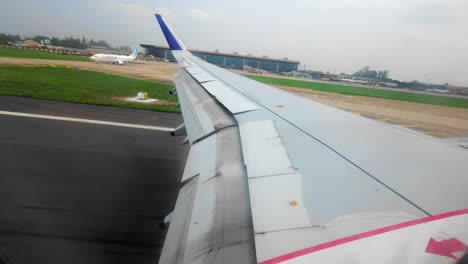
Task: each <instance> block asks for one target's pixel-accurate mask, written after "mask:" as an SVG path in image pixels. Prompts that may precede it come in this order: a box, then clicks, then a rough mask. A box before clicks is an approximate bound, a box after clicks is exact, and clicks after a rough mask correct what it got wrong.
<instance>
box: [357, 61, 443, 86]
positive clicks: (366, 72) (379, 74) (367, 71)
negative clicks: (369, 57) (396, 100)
mask: <svg viewBox="0 0 468 264" xmlns="http://www.w3.org/2000/svg"><path fill="white" fill-rule="evenodd" d="M351 76H354V77H361V78H368V79H374V80H378V81H383V82H393V83H396V84H398V87H399V88H409V89H414V90H425V89H441V90H443V89H447V87H448V86H449V84H448V83H445V84H429V83H421V82H419V81H416V80H414V81H411V82H401V81H399V80H394V79H391V78H389V77H388V76H389V72H388V70H383V71H376V70H372V69H371V68H370V67H369V66H365V67H363V68H362V69H360V70H358V71H357V72H355V73H353V74H352V75H351Z"/></svg>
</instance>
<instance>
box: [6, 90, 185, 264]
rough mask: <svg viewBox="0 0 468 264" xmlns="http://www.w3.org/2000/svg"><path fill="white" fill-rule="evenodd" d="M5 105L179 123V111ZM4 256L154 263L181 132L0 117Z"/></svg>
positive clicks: (180, 158)
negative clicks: (171, 134) (177, 112)
mask: <svg viewBox="0 0 468 264" xmlns="http://www.w3.org/2000/svg"><path fill="white" fill-rule="evenodd" d="M0 111H8V112H21V113H32V114H38V115H52V116H61V117H69V118H80V119H92V120H102V121H108V122H118V123H130V124H133V125H142V126H158V127H175V126H177V125H178V124H180V122H181V121H182V118H181V116H180V115H178V114H167V113H156V112H150V111H142V110H130V109H121V108H114V107H103V106H90V105H79V104H71V103H63V102H53V101H47V100H33V99H25V98H16V97H4V96H0ZM0 128H1V129H0V164H1V165H0V260H1V261H0V263H2V262H3V263H157V260H158V258H159V252H160V250H161V248H162V245H163V242H164V237H165V232H164V231H162V230H160V229H159V225H158V224H159V219H160V218H161V217H164V216H165V215H166V214H168V213H169V212H170V211H171V210H172V208H173V206H174V204H175V200H176V197H177V193H178V190H179V187H180V185H181V184H180V181H179V180H180V177H181V175H182V172H183V166H184V163H185V158H186V155H187V151H188V148H187V146H183V145H180V142H181V141H182V140H183V138H182V137H170V136H169V135H168V134H169V133H168V132H166V131H159V130H148V129H141V128H136V127H122V126H111V125H105V124H90V123H82V122H71V121H65V120H51V119H42V118H34V117H24V116H11V115H0Z"/></svg>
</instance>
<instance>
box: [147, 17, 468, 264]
mask: <svg viewBox="0 0 468 264" xmlns="http://www.w3.org/2000/svg"><path fill="white" fill-rule="evenodd" d="M156 19H157V21H158V22H159V25H160V27H161V29H162V32H163V33H164V36H165V38H166V40H167V42H168V44H169V46H170V48H171V50H172V53H173V55H174V57H175V58H176V59H177V61H178V63H179V65H180V67H181V69H180V70H179V71H178V72H177V74H176V76H175V85H176V89H175V90H174V91H171V93H172V94H177V96H178V97H179V100H180V106H181V109H182V115H183V118H184V124H182V125H181V126H179V127H178V128H177V129H176V130H174V131H173V132H172V134H173V135H181V134H182V135H186V136H187V139H186V140H185V141H186V142H188V143H189V144H190V151H189V154H188V158H187V163H186V165H185V170H184V172H183V175H182V182H184V185H183V187H182V188H181V190H180V192H179V196H178V198H177V202H176V206H175V209H174V211H173V212H172V213H170V214H169V216H167V217H166V218H165V219H164V223H166V224H169V231H168V234H167V237H166V241H165V243H164V247H163V250H162V253H161V257H160V260H159V263H160V264H165V263H262V264H273V263H296V264H300V263H327V264H328V263H348V264H350V263H361V264H375V263H411V264H415V263H437V264H440V263H455V261H456V259H457V258H460V256H461V255H462V254H463V252H464V251H466V250H468V209H467V207H468V192H467V191H466V190H467V186H468V177H467V171H468V162H467V161H468V151H467V150H465V149H462V148H461V147H456V146H451V145H448V144H446V143H444V142H441V141H439V140H437V139H435V138H432V137H429V136H426V135H423V134H419V133H417V132H414V131H409V130H406V129H401V128H398V127H395V126H390V125H388V124H384V123H381V122H377V121H375V120H372V119H369V118H365V117H362V116H357V115H354V114H353V113H350V112H346V111H343V110H339V109H336V108H333V107H330V106H327V105H323V104H321V103H319V102H315V101H311V100H309V99H306V98H304V97H300V96H296V95H293V94H291V93H288V92H286V91H283V90H280V89H277V88H273V87H270V86H267V85H265V84H262V83H259V82H256V81H254V80H251V79H248V78H245V77H243V76H240V75H237V74H235V73H233V72H230V71H227V70H225V69H222V68H219V67H217V66H214V65H212V64H210V63H208V62H205V61H203V60H201V59H199V58H197V57H196V56H193V55H192V54H191V53H190V52H189V51H188V50H187V49H186V48H185V46H184V44H182V42H181V41H180V39H179V37H177V35H176V34H175V33H174V31H173V30H172V29H171V28H170V27H169V26H168V25H167V23H166V22H165V20H164V18H163V17H161V16H160V15H156ZM164 223H163V224H164Z"/></svg>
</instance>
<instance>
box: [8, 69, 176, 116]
mask: <svg viewBox="0 0 468 264" xmlns="http://www.w3.org/2000/svg"><path fill="white" fill-rule="evenodd" d="M172 88H173V87H172V86H170V85H166V84H160V83H155V82H150V81H144V80H137V79H133V78H127V77H121V76H117V75H112V74H106V73H99V72H93V71H86V70H80V69H76V68H61V67H56V68H55V67H46V66H44V67H26V66H10V65H0V95H13V96H22V97H31V98H42V99H51V100H58V101H67V102H75V103H86V104H96V105H112V106H120V107H128V108H139V109H146V110H156V111H164V112H179V111H180V109H179V108H178V107H175V106H173V105H167V106H165V105H155V104H144V103H132V102H126V101H122V100H119V99H118V98H121V97H131V96H136V94H137V93H138V92H148V94H149V96H150V97H152V98H157V99H160V100H165V101H171V102H173V103H174V104H175V102H176V100H177V99H176V97H174V96H171V95H169V94H168V91H169V90H171V89H172Z"/></svg>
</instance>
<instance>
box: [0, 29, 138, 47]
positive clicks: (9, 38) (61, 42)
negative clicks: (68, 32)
mask: <svg viewBox="0 0 468 264" xmlns="http://www.w3.org/2000/svg"><path fill="white" fill-rule="evenodd" d="M28 39H30V40H34V41H36V42H38V43H41V41H44V40H50V44H51V45H53V46H60V47H65V48H72V49H87V48H91V47H102V48H106V49H114V50H122V51H129V50H131V48H130V47H129V46H120V47H113V46H112V45H110V44H109V43H107V42H106V41H105V40H97V41H96V40H94V39H87V38H86V37H84V36H83V37H81V39H80V38H75V37H67V38H63V39H61V38H58V37H52V38H49V37H47V36H42V35H36V36H33V37H25V38H22V37H21V36H20V35H12V34H4V33H0V44H4V45H7V44H8V43H9V42H16V41H24V40H28Z"/></svg>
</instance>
